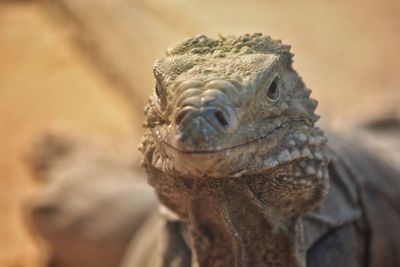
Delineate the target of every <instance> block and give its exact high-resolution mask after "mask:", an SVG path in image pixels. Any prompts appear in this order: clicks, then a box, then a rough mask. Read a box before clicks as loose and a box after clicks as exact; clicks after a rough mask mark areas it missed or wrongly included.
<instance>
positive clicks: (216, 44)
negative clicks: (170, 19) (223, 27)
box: [166, 33, 293, 59]
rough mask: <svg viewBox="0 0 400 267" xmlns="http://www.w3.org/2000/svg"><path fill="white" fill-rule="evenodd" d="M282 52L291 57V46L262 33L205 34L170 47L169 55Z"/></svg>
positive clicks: (282, 54) (216, 55) (218, 55)
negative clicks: (211, 35) (213, 36)
mask: <svg viewBox="0 0 400 267" xmlns="http://www.w3.org/2000/svg"><path fill="white" fill-rule="evenodd" d="M253 53H263V54H271V53H274V54H280V55H281V56H283V57H287V58H289V59H291V58H292V57H293V54H292V53H290V46H289V45H285V44H282V42H281V41H280V40H273V39H272V38H271V37H269V36H264V35H263V34H261V33H255V34H251V35H250V34H244V35H239V36H231V35H229V36H219V39H211V38H208V37H207V36H205V35H199V36H196V37H192V38H188V39H186V40H185V41H184V42H182V43H181V44H179V45H177V46H176V47H174V48H171V49H169V50H168V51H167V52H166V54H167V56H174V55H193V54H197V55H208V56H213V57H225V56H227V55H231V54H253Z"/></svg>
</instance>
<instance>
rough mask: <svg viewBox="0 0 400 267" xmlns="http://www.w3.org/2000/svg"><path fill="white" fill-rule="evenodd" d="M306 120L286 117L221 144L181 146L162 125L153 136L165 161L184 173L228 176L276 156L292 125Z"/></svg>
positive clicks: (193, 175) (198, 176) (201, 175)
mask: <svg viewBox="0 0 400 267" xmlns="http://www.w3.org/2000/svg"><path fill="white" fill-rule="evenodd" d="M304 123H305V121H304V120H303V119H301V121H300V119H289V120H285V121H283V122H282V123H280V124H278V125H275V126H274V127H271V128H270V129H269V130H268V131H267V132H266V133H265V134H263V135H261V136H259V137H255V138H252V139H249V140H245V141H242V142H240V143H238V144H237V145H233V146H226V147H220V148H205V149H202V148H200V149H196V148H195V149H191V148H180V147H177V146H174V145H172V144H171V143H170V142H168V139H167V138H166V136H168V135H163V132H161V131H162V129H161V130H159V129H153V136H154V138H155V141H156V144H157V147H158V149H159V151H160V153H161V154H163V155H165V160H166V162H169V164H170V165H169V166H170V167H171V168H172V169H173V170H175V171H176V172H178V173H180V174H181V175H184V176H186V177H193V178H201V177H226V176H236V175H239V174H240V173H243V172H252V171H256V170H257V168H259V167H260V166H258V165H260V164H262V162H260V163H255V162H257V161H260V160H262V159H266V158H270V157H275V154H274V153H276V152H277V148H279V147H280V146H281V145H282V143H283V142H284V139H285V136H287V134H288V133H289V132H290V131H291V130H290V129H291V128H293V127H294V128H297V127H298V126H299V125H304ZM306 123H307V122H306ZM307 124H308V123H307ZM266 164H267V165H269V164H268V163H266ZM253 165H254V166H253ZM257 166H258V167H257ZM273 167H274V166H270V167H266V168H273Z"/></svg>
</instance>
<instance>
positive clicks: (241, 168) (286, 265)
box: [124, 33, 400, 267]
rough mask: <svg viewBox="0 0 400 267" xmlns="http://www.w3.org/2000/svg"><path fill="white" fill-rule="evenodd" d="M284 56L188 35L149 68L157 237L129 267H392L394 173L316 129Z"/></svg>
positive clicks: (260, 38) (148, 155) (274, 46)
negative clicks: (151, 259) (147, 254)
mask: <svg viewBox="0 0 400 267" xmlns="http://www.w3.org/2000/svg"><path fill="white" fill-rule="evenodd" d="M293 56H294V55H293V54H292V53H291V52H290V46H288V45H285V44H283V43H282V42H281V41H280V40H274V39H272V38H271V37H269V36H265V35H263V34H260V33H256V34H244V35H239V36H219V38H217V39H212V38H209V37H207V36H205V35H199V36H196V37H192V38H188V39H186V40H185V41H183V42H182V43H180V44H178V45H177V46H175V47H173V48H171V49H169V50H167V52H166V56H165V57H164V58H161V59H159V60H157V61H156V63H155V66H154V71H153V72H154V77H155V90H154V93H153V94H152V95H151V96H150V98H149V104H148V106H147V108H146V109H145V114H146V121H145V129H146V131H145V133H144V137H143V142H142V145H141V147H140V150H141V151H142V153H143V165H144V167H145V169H146V172H147V175H148V182H149V184H150V185H151V186H152V187H153V188H154V189H155V192H156V194H157V196H158V198H159V200H160V202H161V205H162V211H163V212H162V214H163V218H164V219H163V221H164V227H163V232H164V233H165V234H164V237H165V238H164V239H163V241H160V242H159V243H161V248H160V253H159V254H158V256H157V257H158V258H159V259H158V262H157V263H152V264H149V265H145V264H143V263H142V265H141V267H143V266H163V267H169V266H171V267H172V266H173V267H178V266H179V267H188V266H192V267H232V266H237V267H248V266H251V267H261V266H268V267H280V266H282V267H304V266H308V267H316V266H327V267H329V266H341V267H346V266H359V267H361V266H372V267H378V266H385V267H387V266H393V267H394V266H400V258H399V255H400V236H399V232H400V231H398V230H395V229H396V228H395V227H398V225H399V223H400V204H399V203H400V193H399V192H400V179H399V176H400V175H399V174H398V173H396V172H395V171H390V167H389V166H386V165H385V164H384V163H382V162H379V160H377V159H376V158H375V157H373V156H370V155H369V154H367V153H366V152H365V151H364V150H363V149H362V148H359V147H358V146H357V145H355V144H351V145H348V143H346V142H345V141H343V140H342V139H339V138H336V137H335V136H331V135H329V134H326V133H325V132H324V131H323V130H322V129H321V128H320V127H318V125H317V124H316V122H317V120H318V119H319V116H318V115H316V114H315V110H316V107H317V101H316V100H314V99H313V98H311V97H310V95H311V90H310V89H309V88H307V87H306V85H305V83H304V82H303V80H302V78H301V76H300V75H299V74H298V73H297V72H296V71H295V70H294V68H293ZM390 229H392V230H390ZM151 231H152V230H151V229H150V230H148V232H151ZM153 236H156V237H157V238H158V236H157V235H154V234H153ZM139 239H140V238H139ZM145 239H146V234H144V235H143V237H142V240H145ZM137 244H139V246H140V244H141V243H140V242H138V243H137ZM149 250H151V251H152V250H154V247H152V246H150V247H149ZM142 252H143V251H142ZM139 257H140V256H139ZM133 258H134V256H133ZM130 262H135V261H134V260H133V261H132V260H131V261H130ZM128 265H129V264H128ZM128 265H126V266H128ZM124 266H125V265H124ZM129 266H130V267H134V266H135V265H132V264H131V265H129Z"/></svg>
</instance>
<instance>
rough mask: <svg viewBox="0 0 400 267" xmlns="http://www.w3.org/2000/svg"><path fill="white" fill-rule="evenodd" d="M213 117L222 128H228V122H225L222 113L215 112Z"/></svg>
mask: <svg viewBox="0 0 400 267" xmlns="http://www.w3.org/2000/svg"><path fill="white" fill-rule="evenodd" d="M214 116H215V117H216V118H217V120H218V122H219V123H220V124H221V125H222V126H224V127H226V126H228V121H227V120H226V118H225V115H224V113H222V111H219V110H218V111H215V112H214Z"/></svg>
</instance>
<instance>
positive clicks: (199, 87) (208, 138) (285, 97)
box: [144, 34, 325, 178]
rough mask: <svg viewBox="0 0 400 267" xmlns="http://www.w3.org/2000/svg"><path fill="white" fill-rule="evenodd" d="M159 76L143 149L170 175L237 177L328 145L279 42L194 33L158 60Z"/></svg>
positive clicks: (312, 105)
mask: <svg viewBox="0 0 400 267" xmlns="http://www.w3.org/2000/svg"><path fill="white" fill-rule="evenodd" d="M154 75H155V79H156V86H155V92H154V94H153V95H152V96H151V98H150V105H149V106H148V107H147V110H146V115H147V122H146V126H147V127H148V129H149V130H148V132H147V134H146V139H145V142H144V150H145V151H148V152H150V153H149V154H146V155H147V157H146V159H147V160H148V161H149V162H152V163H154V165H156V166H158V167H159V168H160V169H162V170H163V171H165V172H174V173H180V174H182V175H184V176H190V177H198V178H199V177H206V176H207V177H219V176H225V177H226V176H235V175H236V176H238V175H240V174H243V173H251V172H253V171H257V172H259V171H261V170H267V169H272V168H274V167H276V166H278V165H279V164H286V163H288V162H290V161H293V160H297V159H299V158H301V157H302V154H303V156H306V157H307V156H309V157H311V156H313V154H312V153H313V152H317V150H316V151H312V150H314V149H311V147H312V148H318V145H323V144H324V142H325V139H324V137H323V135H322V132H321V131H320V130H319V129H317V128H315V127H313V125H314V123H315V121H316V120H317V119H318V116H317V115H315V114H314V110H315V108H316V105H317V101H315V100H314V99H311V98H309V95H310V90H309V89H307V88H306V87H305V86H304V83H303V82H302V79H301V77H300V76H299V75H298V74H297V73H296V72H295V71H294V70H293V69H292V54H291V53H290V51H289V46H286V45H283V44H282V43H281V42H280V41H274V40H272V39H271V38H269V37H265V36H262V35H260V34H254V35H244V36H240V37H226V38H221V39H220V40H213V39H209V38H207V37H205V36H198V37H195V38H190V39H188V40H186V41H185V42H183V43H182V44H180V45H178V46H177V47H175V48H173V49H171V50H169V51H168V52H167V56H166V57H165V58H163V59H160V60H158V61H157V62H156V64H155V67H154ZM317 155H318V153H317ZM318 156H319V155H318Z"/></svg>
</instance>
